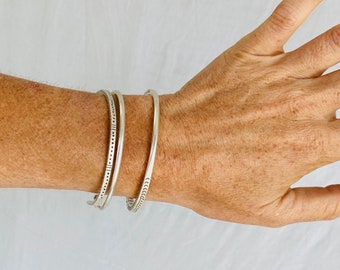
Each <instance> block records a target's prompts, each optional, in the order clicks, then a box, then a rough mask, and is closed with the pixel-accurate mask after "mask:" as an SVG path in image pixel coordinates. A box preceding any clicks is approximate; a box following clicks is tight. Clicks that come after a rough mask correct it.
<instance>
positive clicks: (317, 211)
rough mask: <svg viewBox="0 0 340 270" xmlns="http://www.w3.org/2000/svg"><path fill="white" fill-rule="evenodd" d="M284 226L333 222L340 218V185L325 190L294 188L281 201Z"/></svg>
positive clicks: (281, 215) (280, 215)
mask: <svg viewBox="0 0 340 270" xmlns="http://www.w3.org/2000/svg"><path fill="white" fill-rule="evenodd" d="M280 207H281V209H280V213H281V214H279V215H278V217H280V220H281V222H282V223H283V225H285V224H291V223H297V222H307V221H316V220H333V219H335V218H338V217H339V216H340V185H332V186H328V187H325V188H321V187H309V188H293V189H291V190H290V191H289V192H288V193H287V194H286V195H285V196H284V197H283V198H282V200H281V203H280Z"/></svg>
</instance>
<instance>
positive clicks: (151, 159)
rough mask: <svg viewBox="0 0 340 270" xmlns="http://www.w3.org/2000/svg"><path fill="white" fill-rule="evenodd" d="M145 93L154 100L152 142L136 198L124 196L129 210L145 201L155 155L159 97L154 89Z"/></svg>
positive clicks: (136, 209)
mask: <svg viewBox="0 0 340 270" xmlns="http://www.w3.org/2000/svg"><path fill="white" fill-rule="evenodd" d="M145 95H151V96H152V97H153V102H154V116H153V131H152V142H151V149H150V155H149V161H148V165H147V168H146V172H145V176H144V181H143V184H142V188H141V190H140V192H139V195H138V197H137V198H136V199H134V198H126V205H127V208H128V210H129V211H132V212H137V211H138V210H139V209H140V208H141V207H142V205H143V202H144V201H145V198H146V195H147V193H148V190H149V186H150V183H151V176H152V171H153V166H154V163H155V157H156V148H157V141H158V129H159V97H158V94H157V92H156V91H154V90H148V91H147V92H146V93H145Z"/></svg>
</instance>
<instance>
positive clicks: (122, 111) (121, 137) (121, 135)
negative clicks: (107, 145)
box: [99, 91, 125, 209]
mask: <svg viewBox="0 0 340 270" xmlns="http://www.w3.org/2000/svg"><path fill="white" fill-rule="evenodd" d="M112 94H114V95H116V96H117V99H118V104H119V137H118V145H117V153H116V158H115V167H114V171H113V175H112V180H111V186H110V191H109V193H108V195H107V196H106V199H105V201H104V203H103V204H102V205H101V206H100V207H99V208H100V209H104V208H105V207H106V206H107V205H108V204H109V203H110V201H111V198H112V195H113V193H114V190H115V187H116V184H117V180H118V175H119V170H120V165H121V162H122V156H123V145H124V135H125V106H124V98H123V95H122V94H121V93H120V92H119V91H113V92H112Z"/></svg>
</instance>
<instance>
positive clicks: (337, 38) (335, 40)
mask: <svg viewBox="0 0 340 270" xmlns="http://www.w3.org/2000/svg"><path fill="white" fill-rule="evenodd" d="M329 39H330V41H331V44H332V45H333V46H334V47H335V48H339V47H340V25H339V26H336V27H334V28H332V29H331V30H330V32H329Z"/></svg>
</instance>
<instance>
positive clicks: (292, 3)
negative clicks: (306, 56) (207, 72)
mask: <svg viewBox="0 0 340 270" xmlns="http://www.w3.org/2000/svg"><path fill="white" fill-rule="evenodd" d="M320 2H322V0H283V1H282V2H281V3H280V4H279V6H278V7H277V8H276V9H275V10H274V12H273V13H272V15H271V16H270V17H269V18H268V19H267V20H266V21H265V22H264V23H263V24H261V25H260V26H259V27H258V28H257V29H256V30H254V31H253V32H252V33H250V34H249V35H247V36H246V37H245V38H243V39H242V40H241V41H240V43H239V45H241V47H243V48H244V50H245V51H246V52H249V53H252V54H257V55H276V54H280V53H282V52H283V45H284V44H285V43H286V42H287V40H288V39H289V38H290V36H291V35H292V34H293V33H294V32H295V31H296V30H297V28H298V27H299V26H300V25H301V24H302V23H303V22H304V21H305V20H306V18H307V17H308V15H309V14H310V13H311V12H312V11H313V10H314V8H315V7H316V6H317V5H318V4H319V3H320Z"/></svg>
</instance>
